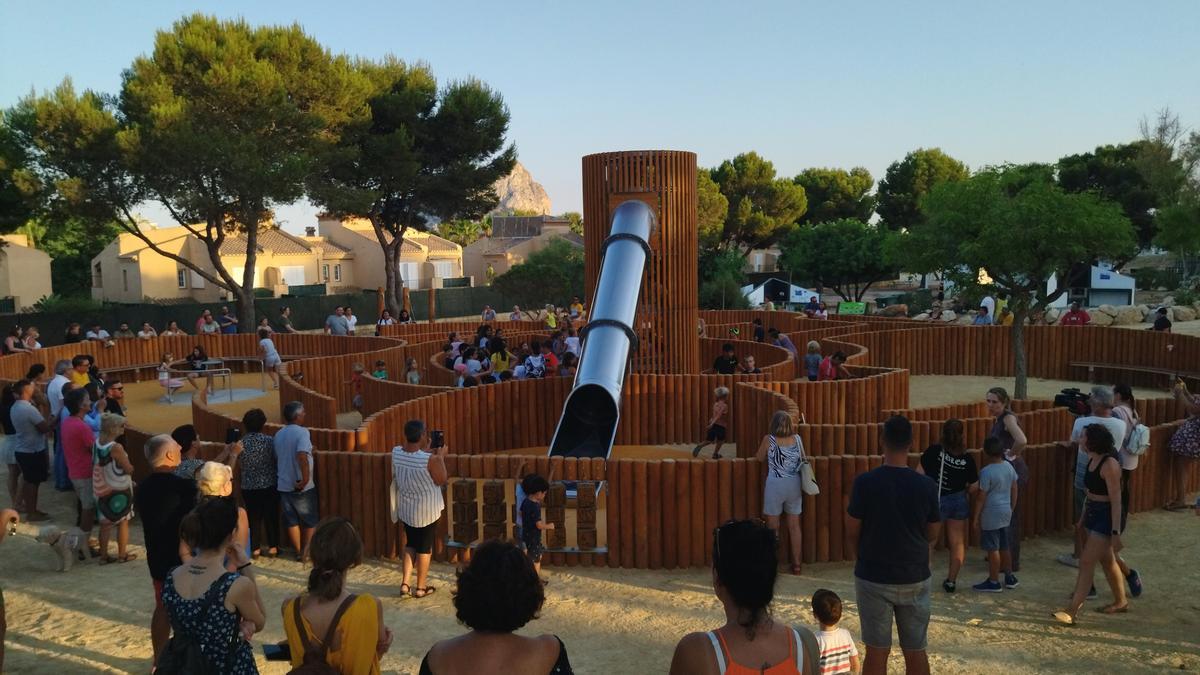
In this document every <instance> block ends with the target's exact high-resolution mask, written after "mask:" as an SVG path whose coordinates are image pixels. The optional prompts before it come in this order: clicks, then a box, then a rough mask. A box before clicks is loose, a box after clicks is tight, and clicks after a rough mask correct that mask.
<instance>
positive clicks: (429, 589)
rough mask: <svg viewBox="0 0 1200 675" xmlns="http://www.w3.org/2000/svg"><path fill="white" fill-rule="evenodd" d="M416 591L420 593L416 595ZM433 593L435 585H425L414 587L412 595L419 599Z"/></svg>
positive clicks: (435, 590) (435, 588)
mask: <svg viewBox="0 0 1200 675" xmlns="http://www.w3.org/2000/svg"><path fill="white" fill-rule="evenodd" d="M418 593H420V595H417V594H418ZM434 593H437V587H435V586H426V587H425V588H414V589H413V593H412V596H413V597H414V598H417V599H418V600H419V599H421V598H427V597H429V596H431V595H433V594H434Z"/></svg>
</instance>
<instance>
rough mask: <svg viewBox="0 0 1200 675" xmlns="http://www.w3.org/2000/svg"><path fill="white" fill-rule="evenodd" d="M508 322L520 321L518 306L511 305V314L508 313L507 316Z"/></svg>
mask: <svg viewBox="0 0 1200 675" xmlns="http://www.w3.org/2000/svg"><path fill="white" fill-rule="evenodd" d="M508 320H509V321H520V320H521V307H520V306H519V305H513V308H512V312H510V313H509V315H508Z"/></svg>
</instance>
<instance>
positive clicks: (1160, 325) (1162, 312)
mask: <svg viewBox="0 0 1200 675" xmlns="http://www.w3.org/2000/svg"><path fill="white" fill-rule="evenodd" d="M1155 316H1156V318H1155V319H1154V325H1153V326H1151V327H1150V330H1153V331H1158V332H1160V333H1170V332H1171V320H1170V319H1168V318H1167V308H1166V307H1159V308H1158V311H1157V312H1155Z"/></svg>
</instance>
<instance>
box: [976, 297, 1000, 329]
mask: <svg viewBox="0 0 1200 675" xmlns="http://www.w3.org/2000/svg"><path fill="white" fill-rule="evenodd" d="M979 306H980V307H984V308H986V309H987V315H988V316H996V300H995V298H993V297H992V296H990V295H985V296H983V300H980V301H979ZM989 323H991V322H989Z"/></svg>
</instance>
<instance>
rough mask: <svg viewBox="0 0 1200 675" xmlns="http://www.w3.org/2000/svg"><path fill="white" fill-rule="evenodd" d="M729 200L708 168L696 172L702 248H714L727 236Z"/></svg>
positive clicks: (697, 227) (697, 213) (697, 207)
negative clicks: (726, 222)
mask: <svg viewBox="0 0 1200 675" xmlns="http://www.w3.org/2000/svg"><path fill="white" fill-rule="evenodd" d="M728 216H729V200H728V199H726V197H725V195H723V194H721V186H719V185H717V183H716V181H714V180H713V179H712V173H711V172H709V171H708V170H706V169H700V170H699V171H697V172H696V229H697V232H698V239H699V240H700V248H701V250H704V249H710V248H714V247H716V246H717V245H719V244H720V243H721V239H722V238H723V237H724V236H725V219H726V218H727V217H728Z"/></svg>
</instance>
